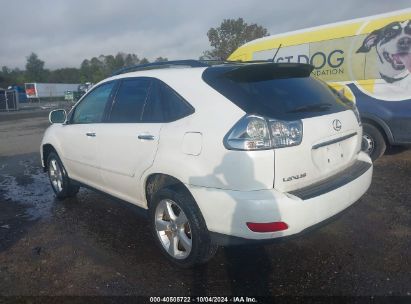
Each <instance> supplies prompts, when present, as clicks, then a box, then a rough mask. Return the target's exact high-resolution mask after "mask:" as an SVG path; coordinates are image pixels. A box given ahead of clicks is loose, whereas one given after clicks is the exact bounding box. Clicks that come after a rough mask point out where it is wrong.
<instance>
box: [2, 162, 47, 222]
mask: <svg viewBox="0 0 411 304" xmlns="http://www.w3.org/2000/svg"><path fill="white" fill-rule="evenodd" d="M18 165H19V167H20V168H21V167H23V174H18V175H17V176H18V177H17V178H16V177H15V176H12V175H10V174H7V173H2V171H3V169H4V168H6V166H4V165H3V166H0V193H1V195H2V196H3V198H4V199H5V200H6V201H9V202H15V203H18V204H22V205H24V206H25V207H27V209H26V215H27V216H28V217H29V218H30V219H33V220H36V219H39V218H42V217H48V216H50V215H51V207H52V205H53V202H54V192H53V190H52V189H51V186H50V183H49V180H48V177H47V174H45V173H44V172H43V170H42V169H41V168H39V167H35V166H33V162H32V161H27V160H25V161H20V162H19V163H18ZM19 171H20V170H19Z"/></svg>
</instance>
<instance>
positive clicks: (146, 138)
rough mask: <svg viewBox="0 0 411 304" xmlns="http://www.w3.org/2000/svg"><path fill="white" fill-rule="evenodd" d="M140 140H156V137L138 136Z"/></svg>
mask: <svg viewBox="0 0 411 304" xmlns="http://www.w3.org/2000/svg"><path fill="white" fill-rule="evenodd" d="M138 139H143V140H154V136H153V135H149V134H140V135H139V136H138Z"/></svg>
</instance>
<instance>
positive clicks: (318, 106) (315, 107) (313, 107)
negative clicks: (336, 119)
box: [286, 102, 331, 113]
mask: <svg viewBox="0 0 411 304" xmlns="http://www.w3.org/2000/svg"><path fill="white" fill-rule="evenodd" d="M330 107H331V104H330V103H327V102H322V103H315V104H309V105H304V106H300V107H297V108H295V109H292V110H290V111H287V112H286V113H297V112H311V111H313V112H315V111H324V110H328V109H329V108H330Z"/></svg>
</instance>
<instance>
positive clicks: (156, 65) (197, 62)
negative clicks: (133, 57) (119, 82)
mask: <svg viewBox="0 0 411 304" xmlns="http://www.w3.org/2000/svg"><path fill="white" fill-rule="evenodd" d="M173 66H189V67H192V68H198V67H208V66H210V65H209V64H207V63H206V62H205V61H204V60H203V61H201V60H194V59H190V60H173V61H161V62H153V63H147V64H137V65H133V66H129V67H125V68H121V69H119V70H117V71H114V72H113V74H111V76H115V75H120V74H123V73H126V72H134V71H144V70H154V69H157V68H162V67H173Z"/></svg>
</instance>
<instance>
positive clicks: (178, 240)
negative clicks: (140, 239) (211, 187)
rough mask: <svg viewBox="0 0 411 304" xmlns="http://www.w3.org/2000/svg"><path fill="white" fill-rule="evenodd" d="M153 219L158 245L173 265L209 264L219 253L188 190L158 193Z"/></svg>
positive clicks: (152, 204) (156, 194)
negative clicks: (186, 191)
mask: <svg viewBox="0 0 411 304" xmlns="http://www.w3.org/2000/svg"><path fill="white" fill-rule="evenodd" d="M149 216H150V217H149V218H150V226H151V230H152V234H153V237H154V239H155V242H156V244H157V246H158V247H159V248H160V249H161V251H162V253H163V254H164V255H165V257H166V258H167V259H168V260H169V261H171V262H172V263H174V264H176V265H178V266H180V267H184V268H188V267H191V266H194V265H196V264H202V263H205V262H207V261H208V260H209V259H211V258H212V257H213V256H214V255H215V253H216V252H217V249H218V246H217V245H215V244H213V243H212V242H211V239H210V234H209V232H208V229H207V226H206V224H205V221H204V218H203V216H202V214H201V212H200V210H199V208H198V206H197V204H196V202H195V201H194V199H193V198H192V197H191V195H189V194H188V193H185V191H176V190H174V189H172V188H164V189H161V190H159V191H158V192H156V193H155V194H154V195H153V199H152V202H151V204H150V208H149Z"/></svg>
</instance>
